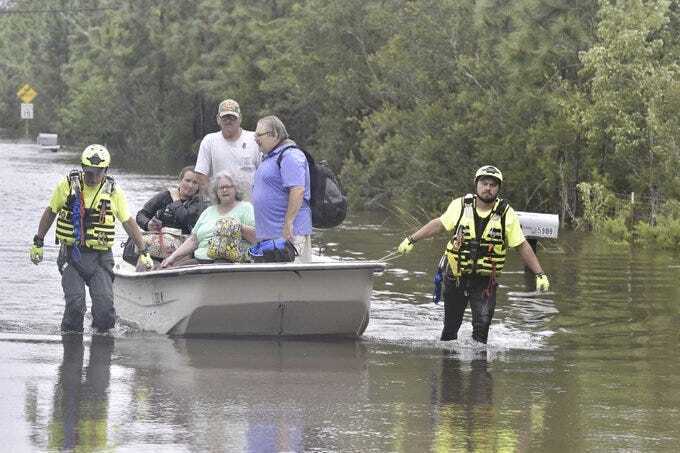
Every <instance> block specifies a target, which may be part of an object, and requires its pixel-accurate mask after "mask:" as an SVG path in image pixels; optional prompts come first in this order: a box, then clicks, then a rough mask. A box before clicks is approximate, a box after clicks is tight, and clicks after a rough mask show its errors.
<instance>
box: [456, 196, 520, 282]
mask: <svg viewBox="0 0 680 453" xmlns="http://www.w3.org/2000/svg"><path fill="white" fill-rule="evenodd" d="M508 207H509V205H508V202H507V201H505V200H503V199H502V198H499V199H497V200H496V203H494V206H493V209H492V210H491V212H490V213H489V220H488V223H487V224H486V227H485V228H484V231H483V232H482V234H481V235H478V234H477V232H476V231H475V229H476V228H475V216H477V215H478V214H476V211H475V196H474V195H473V194H467V195H465V197H463V203H462V209H461V213H460V217H459V218H458V222H457V223H456V226H455V227H454V228H453V236H452V237H451V240H450V241H449V243H448V244H446V251H445V253H446V257H447V259H448V262H449V266H450V268H451V273H452V274H453V275H454V276H456V277H460V276H461V275H473V274H474V275H484V276H489V275H494V274H496V273H498V272H500V271H501V270H503V266H504V264H505V254H506V251H507V246H506V244H505V214H506V213H507V211H508ZM478 238H479V239H478Z"/></svg>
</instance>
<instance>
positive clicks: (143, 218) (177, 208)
mask: <svg viewBox="0 0 680 453" xmlns="http://www.w3.org/2000/svg"><path fill="white" fill-rule="evenodd" d="M208 206H210V203H209V202H208V201H205V200H203V199H202V198H201V197H200V196H195V197H193V198H191V199H189V200H186V201H172V196H171V195H170V191H169V190H164V191H163V192H159V193H157V194H156V195H154V196H153V197H152V198H151V199H150V200H149V201H147V202H146V204H144V207H143V208H142V209H141V210H140V211H139V212H138V213H137V224H138V225H139V227H140V228H142V229H143V230H146V231H148V230H149V221H150V220H151V219H152V218H153V217H156V218H157V219H158V220H160V221H161V222H162V223H163V226H166V227H171V228H180V229H181V230H182V233H184V234H189V233H191V230H192V229H193V227H194V224H195V223H196V221H197V220H198V217H199V216H200V215H201V213H202V212H203V211H204V210H205V208H207V207H208Z"/></svg>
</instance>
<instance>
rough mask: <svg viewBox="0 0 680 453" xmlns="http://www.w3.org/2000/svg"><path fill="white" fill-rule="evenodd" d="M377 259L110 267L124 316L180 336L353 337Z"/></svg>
mask: <svg viewBox="0 0 680 453" xmlns="http://www.w3.org/2000/svg"><path fill="white" fill-rule="evenodd" d="M383 269H384V264H383V263H379V262H363V263H352V262H331V263H326V262H322V263H309V264H290V263H287V264H278V263H277V264H231V265H230V264H211V265H199V266H186V267H180V268H176V269H169V270H161V271H151V272H144V273H137V272H135V271H134V269H132V266H129V265H128V264H127V263H124V262H119V263H118V264H117V265H116V268H115V269H114V272H115V274H116V277H115V279H114V300H115V305H116V311H117V312H118V315H119V317H120V318H121V319H123V320H125V321H128V322H130V323H133V324H136V325H137V326H138V327H139V328H141V329H143V330H150V331H155V332H158V333H162V334H170V335H179V336H196V335H199V336H205V335H237V336H241V335H244V336H246V335H248V336H253V335H263V336H317V335H321V336H351V337H356V336H359V335H361V334H362V333H363V332H364V330H365V329H366V326H367V325H368V319H369V310H370V297H371V292H372V289H373V275H374V273H375V272H379V271H382V270H383Z"/></svg>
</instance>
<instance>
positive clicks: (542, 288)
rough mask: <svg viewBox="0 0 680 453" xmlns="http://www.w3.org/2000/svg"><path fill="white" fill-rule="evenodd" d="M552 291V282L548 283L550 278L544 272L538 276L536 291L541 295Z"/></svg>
mask: <svg viewBox="0 0 680 453" xmlns="http://www.w3.org/2000/svg"><path fill="white" fill-rule="evenodd" d="M549 289H550V282H549V281H548V276H547V275H545V274H544V273H543V272H539V273H538V274H536V291H538V292H539V293H544V292H546V291H548V290H549Z"/></svg>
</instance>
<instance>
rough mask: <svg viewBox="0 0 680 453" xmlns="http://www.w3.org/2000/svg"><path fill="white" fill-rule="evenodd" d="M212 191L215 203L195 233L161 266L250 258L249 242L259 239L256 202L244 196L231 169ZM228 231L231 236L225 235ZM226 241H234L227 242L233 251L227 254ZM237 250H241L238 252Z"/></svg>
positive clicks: (214, 183)
mask: <svg viewBox="0 0 680 453" xmlns="http://www.w3.org/2000/svg"><path fill="white" fill-rule="evenodd" d="M211 192H212V195H213V196H214V199H215V203H214V204H213V205H212V206H210V207H209V208H207V209H206V210H205V211H203V213H202V214H201V216H200V217H199V218H198V221H196V224H195V225H194V228H193V230H192V231H191V236H189V238H187V240H186V241H184V243H182V245H181V246H180V247H179V248H178V249H177V250H175V251H174V252H173V253H172V255H170V256H169V257H167V258H166V259H165V260H163V262H162V263H161V267H170V266H176V265H180V264H182V265H186V264H196V263H209V262H212V261H215V260H223V261H246V260H247V249H248V245H247V243H254V242H255V215H254V212H253V205H252V204H250V203H249V202H247V201H242V200H241V194H240V191H239V190H238V187H236V185H235V184H234V179H233V178H232V176H231V175H230V174H229V173H228V172H221V173H219V174H218V175H217V176H215V178H214V180H213V184H212V190H211ZM239 230H240V231H239ZM227 233H228V236H223V235H225V234H227ZM233 233H236V234H233ZM221 236H223V237H221ZM225 242H231V243H230V244H227V248H228V249H229V250H230V251H231V252H232V253H228V254H224V244H225ZM220 250H221V251H220ZM234 250H238V252H240V253H238V254H237V255H234V253H233V252H234ZM192 253H193V257H194V259H193V260H192V259H191V254H192ZM238 255H240V256H238Z"/></svg>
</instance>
